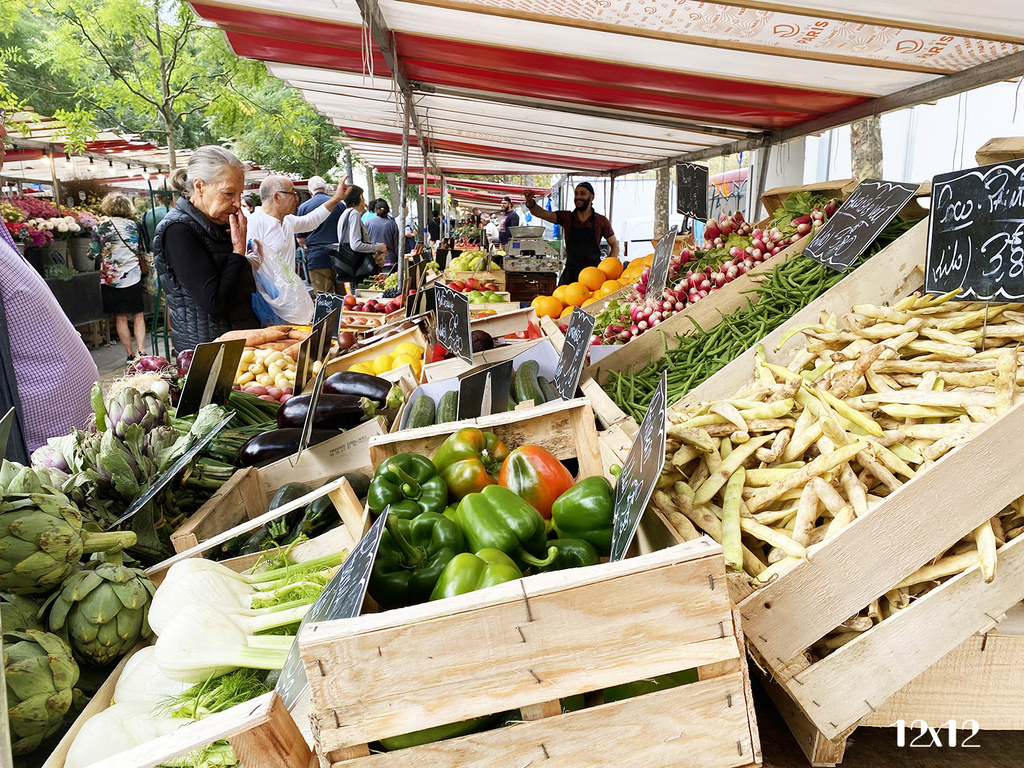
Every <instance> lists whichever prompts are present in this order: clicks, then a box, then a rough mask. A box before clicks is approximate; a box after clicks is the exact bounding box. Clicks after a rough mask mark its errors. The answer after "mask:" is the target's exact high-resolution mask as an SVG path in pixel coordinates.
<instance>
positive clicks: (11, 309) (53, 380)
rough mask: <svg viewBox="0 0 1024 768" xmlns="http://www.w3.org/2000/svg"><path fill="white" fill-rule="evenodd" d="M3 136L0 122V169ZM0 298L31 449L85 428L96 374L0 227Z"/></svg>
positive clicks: (5, 352) (64, 320) (50, 297)
mask: <svg viewBox="0 0 1024 768" xmlns="http://www.w3.org/2000/svg"><path fill="white" fill-rule="evenodd" d="M6 136H7V132H6V130H4V128H3V125H0V169H2V168H3V165H4V141H3V140H4V138H6ZM0 296H2V297H3V309H4V314H5V315H6V317H5V318H0V320H2V321H3V322H4V323H5V324H6V326H7V338H8V339H9V340H10V349H9V350H6V349H3V350H0V355H3V356H5V357H6V356H7V355H10V359H11V361H12V363H13V368H14V377H15V380H16V384H17V393H18V400H19V401H20V408H19V410H18V419H19V421H20V422H21V427H22V433H23V434H24V436H25V444H26V447H27V449H28V451H29V452H31V451H34V450H35V449H36V448H38V447H39V446H41V445H44V444H45V443H46V439H47V438H49V437H57V436H59V435H66V434H68V433H69V432H70V431H71V428H72V427H79V428H85V427H86V425H87V423H88V422H89V419H90V417H91V416H92V408H91V406H90V403H89V391H90V390H91V389H92V385H93V383H94V382H95V381H96V379H97V378H99V373H98V371H97V370H96V363H94V362H93V359H92V356H91V355H90V354H89V350H88V349H86V347H85V344H84V343H83V342H82V337H81V336H79V335H78V332H77V331H76V330H75V328H74V326H73V325H71V321H70V320H68V318H67V315H65V314H64V312H63V310H61V308H60V305H59V304H57V300H56V299H55V298H54V297H53V293H52V292H51V291H50V289H49V287H48V286H47V285H46V282H45V281H44V280H43V277H42V275H40V274H39V272H37V271H36V270H35V268H34V267H33V266H32V265H31V264H29V263H28V262H27V261H25V257H24V256H22V255H21V252H20V251H18V249H17V247H15V245H14V241H13V240H12V239H11V236H10V233H8V231H7V228H6V227H0ZM0 416H3V414H2V413H0Z"/></svg>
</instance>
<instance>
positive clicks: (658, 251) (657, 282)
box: [644, 227, 677, 299]
mask: <svg viewBox="0 0 1024 768" xmlns="http://www.w3.org/2000/svg"><path fill="white" fill-rule="evenodd" d="M676 232H677V229H676V227H672V229H670V230H669V231H668V232H667V233H666V234H665V236H664V237H662V238H661V240H659V241H658V245H657V247H655V249H654V261H653V263H652V264H651V273H650V275H648V277H647V293H645V294H644V296H645V297H646V298H648V299H649V298H652V297H654V298H657V299H660V298H661V294H663V293H664V292H665V286H666V285H668V267H669V263H670V262H671V261H672V246H674V245H675V242H676Z"/></svg>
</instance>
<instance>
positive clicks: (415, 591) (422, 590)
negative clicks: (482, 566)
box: [369, 512, 465, 608]
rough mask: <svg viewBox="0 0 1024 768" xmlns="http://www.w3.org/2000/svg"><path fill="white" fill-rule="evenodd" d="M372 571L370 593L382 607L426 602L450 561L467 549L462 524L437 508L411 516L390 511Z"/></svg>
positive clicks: (396, 606) (397, 606)
mask: <svg viewBox="0 0 1024 768" xmlns="http://www.w3.org/2000/svg"><path fill="white" fill-rule="evenodd" d="M384 525H385V530H384V533H383V534H382V535H381V539H380V547H379V548H378V550H377V557H376V559H374V561H373V570H372V571H371V573H370V587H369V592H370V597H372V598H373V599H374V600H376V601H377V603H379V604H380V606H381V607H382V608H399V607H401V606H405V605H415V604H416V603H425V602H426V601H427V600H429V599H430V593H431V591H433V589H434V585H435V584H436V583H437V580H438V578H440V576H441V573H442V572H443V571H444V569H445V566H447V565H448V562H449V561H450V560H451V559H452V558H453V557H455V556H456V555H457V554H459V553H460V552H463V551H464V550H465V543H464V540H463V538H462V531H461V530H459V526H458V525H456V524H455V523H453V522H452V521H451V520H449V519H448V518H446V517H444V516H442V515H439V514H437V513H436V512H423V513H422V514H420V515H418V516H416V517H414V518H413V519H411V520H406V519H402V518H399V517H398V516H397V515H394V514H389V515H388V518H387V520H385V521H384Z"/></svg>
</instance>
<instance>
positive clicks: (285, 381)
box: [274, 373, 291, 389]
mask: <svg viewBox="0 0 1024 768" xmlns="http://www.w3.org/2000/svg"><path fill="white" fill-rule="evenodd" d="M289 384H291V380H290V379H289V378H288V377H287V376H285V375H284V374H283V373H282V374H278V375H277V376H275V377H274V386H275V387H277V388H278V389H284V388H285V387H287V386H288V385H289Z"/></svg>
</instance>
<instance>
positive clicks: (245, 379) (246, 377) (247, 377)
mask: <svg viewBox="0 0 1024 768" xmlns="http://www.w3.org/2000/svg"><path fill="white" fill-rule="evenodd" d="M255 379H256V376H255V375H253V374H251V373H249V372H248V371H246V372H245V373H243V374H242V375H241V376H239V377H238V378H237V379H235V383H236V384H238V385H240V386H245V385H246V384H248V383H249V382H250V381H254V380H255Z"/></svg>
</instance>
